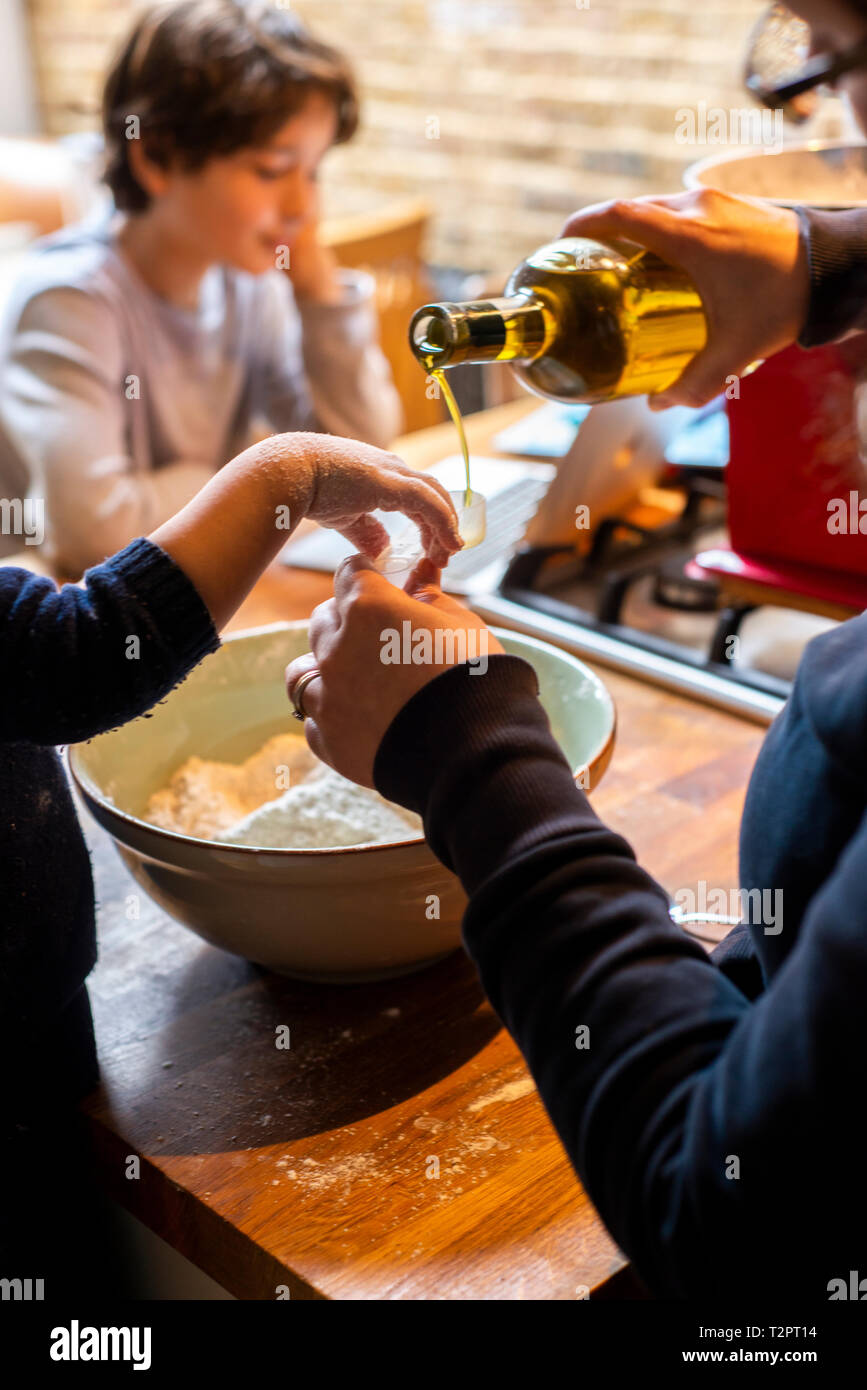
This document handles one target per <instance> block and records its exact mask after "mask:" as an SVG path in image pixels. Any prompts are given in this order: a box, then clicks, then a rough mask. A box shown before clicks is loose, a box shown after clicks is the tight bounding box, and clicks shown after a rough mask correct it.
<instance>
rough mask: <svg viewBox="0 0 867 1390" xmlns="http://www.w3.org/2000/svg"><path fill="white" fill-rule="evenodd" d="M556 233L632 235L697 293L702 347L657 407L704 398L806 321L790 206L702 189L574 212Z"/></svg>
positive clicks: (801, 254)
mask: <svg viewBox="0 0 867 1390" xmlns="http://www.w3.org/2000/svg"><path fill="white" fill-rule="evenodd" d="M561 236H564V237H565V236H577V237H589V238H591V239H594V240H599V241H606V240H610V239H612V238H623V239H625V240H629V241H634V242H637V243H639V244H640V245H641V246H646V247H647V248H648V250H650V251H653V252H654V253H655V254H656V255H658V256H660V257H661V258H662V259H663V260H665V261H668V262H669V263H670V264H671V265H674V266H678V267H679V268H681V269H682V270H684V271H686V273H687V275H689V277H690V278H691V280H692V282H693V284H694V285H695V288H696V289H697V291H698V293H699V295H700V296H701V300H702V303H703V305H704V310H705V316H706V319H707V328H708V337H707V344H706V346H705V347H704V348H703V349H702V350H701V352H698V353H696V355H695V357H694V358H693V359H692V361H691V362H690V363H689V365H688V366H687V367H686V368H685V370H684V371H683V372H682V373H681V375H680V376H679V377H678V379H677V381H675V382H674V383H673V384H672V385H671V386H669V387H667V388H666V390H665V391H660V392H658V393H657V394H656V395H654V396H652V397H650V398H649V403H650V405H651V406H652V408H653V409H655V410H664V409H666V408H667V407H668V406H671V405H689V406H701V405H706V404H707V403H708V401H710V400H713V398H714V396H717V395H719V394H720V393H721V392H722V391H724V390H725V388H726V385H727V378H730V377H732V376H741V375H743V373H744V372H745V371H746V369H747V368H748V367H749V366H750V364H751V363H753V362H755V361H757V360H758V359H760V358H763V357H769V356H770V355H771V354H772V353H774V352H779V351H780V350H781V349H782V348H784V347H788V346H789V344H791V343H793V342H795V341H796V339H797V338H798V335H799V333H800V332H801V329H802V328H803V325H804V322H805V320H806V317H807V307H808V300H809V287H810V283H809V282H810V277H809V269H808V257H807V245H806V240H805V238H804V235H803V233H802V229H801V224H800V219H799V217H798V215H797V213H795V212H793V211H792V210H791V209H790V208H779V207H775V206H773V205H771V204H769V203H765V202H763V201H762V200H761V199H758V198H736V197H733V196H732V195H731V194H728V193H721V192H719V191H718V190H716V189H709V188H702V189H697V190H694V191H692V192H688V193H676V194H672V195H670V196H666V197H655V196H648V197H642V198H632V199H628V200H616V201H613V202H608V203H595V204H593V205H592V206H591V207H587V208H583V209H582V210H581V211H580V212H577V213H574V214H573V215H572V216H571V217H570V218H569V220H568V222H567V223H566V225H565V227H564V228H563V231H562V232H561Z"/></svg>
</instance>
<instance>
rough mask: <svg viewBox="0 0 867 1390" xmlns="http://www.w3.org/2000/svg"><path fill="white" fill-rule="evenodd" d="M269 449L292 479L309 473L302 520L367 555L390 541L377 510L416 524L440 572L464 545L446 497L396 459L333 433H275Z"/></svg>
mask: <svg viewBox="0 0 867 1390" xmlns="http://www.w3.org/2000/svg"><path fill="white" fill-rule="evenodd" d="M265 445H266V446H271V445H273V446H274V448H275V449H277V450H278V451H279V452H280V454H281V455H282V456H283V458H284V460H286V461H287V462H288V463H289V467H290V468H291V469H292V471H293V474H294V472H295V469H296V467H299V468H303V467H305V466H306V468H307V469H308V470H309V486H308V488H307V490H306V501H307V505H306V507H304V509H303V515H304V516H307V517H310V518H311V519H312V520H313V521H318V522H319V525H320V526H331V527H333V528H334V530H335V531H339V532H340V533H341V535H343V536H345V537H346V539H347V540H349V541H351V542H352V544H353V545H354V546H357V548H358V549H359V550H361V551H362V552H363V553H364V554H365V555H368V556H370V557H371V558H374V557H375V556H377V555H378V554H379V552H380V551H381V550H383V549H384V548H385V546H386V545H388V542H389V536H388V532H387V531H386V530H385V527H384V526H382V524H381V523H380V522H379V521H377V520H376V518H375V517H373V516H371V515H370V513H371V512H373V511H375V510H381V511H386V512H403V513H404V514H405V515H406V516H408V517H409V518H410V520H411V521H414V522H415V523H416V525H417V526H418V528H419V531H420V533H421V539H422V544H423V545H424V549H425V554H426V555H428V556H429V557H430V559H431V561H432V562H433V564H434V565H436V566H437V567H438V568H442V566H444V565H445V564H447V563H448V559H449V556H450V555H453V554H454V552H455V551H456V550H460V548H461V546H462V544H463V542H462V541H461V538H460V536H459V535H458V529H457V525H458V523H457V515H456V513H455V509H454V506H453V505H452V501H451V498H450V497H449V495H448V492H447V491H446V489H445V488H444V487H443V486H442V484H441V483H439V482H437V481H436V479H435V478H431V477H428V475H427V474H425V473H417V472H415V471H414V470H413V469H412V468H408V467H407V466H406V464H405V463H403V462H402V461H401V460H400V459H399V458H398V457H397V455H396V454H389V453H386V451H385V450H384V449H375V448H374V447H373V445H371V444H362V443H360V442H359V441H358V440H357V439H344V438H342V437H341V436H339V435H334V434H294V435H293V434H277V435H272V436H271V438H270V440H267V441H265ZM261 447H262V446H261V445H260V448H261ZM287 455H288V456H289V457H288V458H287ZM299 455H300V458H299V457H298V456H299ZM290 458H291V461H290ZM296 460H297V461H296ZM293 481H294V479H293ZM292 491H293V492H294V491H295V489H294V487H293V489H292ZM296 519H298V520H300V517H298V518H296V517H294V516H293V517H292V518H291V520H292V523H293V525H294V523H295V521H296Z"/></svg>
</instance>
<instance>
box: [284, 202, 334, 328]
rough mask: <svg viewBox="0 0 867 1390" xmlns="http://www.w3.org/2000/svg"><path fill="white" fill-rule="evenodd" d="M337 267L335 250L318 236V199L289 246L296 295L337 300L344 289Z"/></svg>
mask: <svg viewBox="0 0 867 1390" xmlns="http://www.w3.org/2000/svg"><path fill="white" fill-rule="evenodd" d="M338 270H339V262H338V260H337V257H336V256H335V254H334V252H333V251H332V250H331V249H330V247H327V246H323V245H322V242H321V241H320V240H319V206H318V199H317V201H316V203H315V205H314V208H313V211H312V213H311V215H310V216H309V217H308V219H307V220H306V221H305V223H304V225H303V227H302V228H301V230H300V231H299V233H298V235H297V236H296V237H295V239H294V240H293V242H292V245H291V246H290V248H289V267H288V274H289V279H290V280H291V281H292V288H293V289H294V291H295V294H296V296H297V298H299V299H312V300H315V301H316V302H317V303H319V304H336V303H337V302H338V301H339V300H340V299H341V297H342V295H343V293H344V291H343V286H342V285H341V283H340V278H339V275H338Z"/></svg>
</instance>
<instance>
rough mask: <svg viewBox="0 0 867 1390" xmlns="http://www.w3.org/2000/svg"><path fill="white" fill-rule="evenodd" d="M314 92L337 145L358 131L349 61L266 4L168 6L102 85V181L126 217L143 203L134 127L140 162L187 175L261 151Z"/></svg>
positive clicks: (136, 35)
mask: <svg viewBox="0 0 867 1390" xmlns="http://www.w3.org/2000/svg"><path fill="white" fill-rule="evenodd" d="M312 92H321V93H323V94H324V95H326V96H328V97H329V98H331V100H333V102H334V105H335V109H336V111H337V136H336V141H335V143H337V144H342V143H343V142H345V141H346V140H349V139H351V137H352V136H353V135H354V133H355V131H356V129H357V126H358V97H357V92H356V87H355V79H354V76H353V73H352V69H351V67H350V65H349V63H348V61H347V60H346V59H345V58H344V57H343V55H342V54H341V53H339V52H338V51H337V50H336V49H334V48H331V47H330V46H329V45H328V44H325V43H320V42H319V40H317V39H315V38H313V37H312V35H311V34H310V33H309V32H308V31H307V30H306V29H305V28H304V26H303V25H302V24H301V23H300V21H299V20H298V18H297V17H296V16H295V15H294V14H293V13H292V12H291V10H289V9H283V8H281V6H280V5H278V4H276V3H267V0H180V3H176V0H172V3H168V4H166V3H164V4H158V5H156V6H153V7H152V8H150V9H147V10H146V11H145V12H144V13H143V14H141V15H139V17H138V18H137V20H136V21H135V23H134V24H133V27H132V29H131V30H130V32H129V34H128V35H127V37H126V39H125V40H124V41H123V43H122V44H121V47H120V50H119V52H118V53H117V55H116V57H115V59H114V61H113V62H112V64H111V67H110V69H109V72H108V76H107V77H106V80H105V86H104V88H103V95H102V126H103V136H104V142H105V156H104V166H103V175H102V177H103V181H104V182H105V183H107V184H108V186H109V188H110V189H111V192H112V195H113V197H114V201H115V204H116V205H117V207H118V208H120V209H122V210H123V211H125V212H143V211H144V210H145V208H147V206H148V204H149V202H150V196H149V194H148V193H147V192H146V191H145V190H144V189H143V188H142V186H141V184H139V183H138V181H137V180H136V179H135V177H134V175H133V173H132V169H131V168H130V163H129V139H130V135H129V133H130V131H131V130H136V126H135V125H132V124H131V123H130V117H138V123H137V127H138V135H139V136H140V138H141V139H142V141H143V142H144V148H145V150H146V151H147V153H148V155H149V156H150V157H151V158H152V159H154V160H156V161H157V162H158V163H163V164H164V163H165V162H166V161H167V160H169V159H171V158H175V159H177V160H178V161H179V162H180V163H181V166H182V167H183V168H186V169H187V170H189V171H191V172H192V171H193V170H196V169H200V168H201V167H202V166H203V165H204V164H205V163H206V162H207V160H209V159H210V158H212V157H214V156H216V155H227V154H232V153H233V152H234V151H235V150H238V149H241V148H242V147H244V146H254V145H261V144H264V143H266V142H267V141H268V140H269V139H270V138H271V136H272V135H274V134H275V133H276V131H278V130H279V129H280V127H281V126H282V125H284V124H285V122H286V121H287V120H288V119H290V117H291V116H293V115H294V114H295V112H296V111H298V110H300V109H301V107H302V106H303V105H304V103H305V101H306V100H307V98H308V96H309V95H310V94H311V93H312Z"/></svg>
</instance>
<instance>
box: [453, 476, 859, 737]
mask: <svg viewBox="0 0 867 1390" xmlns="http://www.w3.org/2000/svg"><path fill="white" fill-rule="evenodd" d="M678 490H681V489H680V488H679V489H678ZM682 491H683V497H684V507H683V510H682V512H681V515H680V517H678V518H677V519H676V520H675V521H674V522H671V523H666V524H665V525H663V526H660V527H658V528H656V529H654V530H652V531H647V532H642V531H641V529H640V528H638V527H635V526H634V525H632V524H631V523H629V522H625V523H624V522H618V521H617V520H616V519H612V520H609V521H608V522H607V523H605V527H604V534H601V535H600V534H597V537H596V540H595V543H594V551H593V552H592V553H591V555H590V556H588V557H587V558H586V559H584V560H583V561H582V560H580V559H579V558H577V557H576V556H575V555H574V554H573V553H571V552H567V551H565V550H559V551H557V550H547V551H546V550H538V549H535V550H534V549H532V548H525V549H522V550H520V551H519V552H518V553H517V554H516V555H515V556H513V558H512V560H511V562H510V563H509V564H508V565H507V566H506V567H505V569H504V572H503V575H502V578H501V581H500V583H499V584H498V585H497V587H496V588H495V589H494V590H493V591H492V592H491V593H486V594H475V595H474V596H473V601H472V602H473V607H474V608H475V609H476V611H478V612H479V613H480V614H481V615H482V616H483V617H484V618H485V619H486V621H488V622H490V623H494V624H499V625H500V626H504V627H513V628H516V629H518V630H519V631H523V632H528V633H531V634H533V635H535V636H538V637H542V638H545V639H547V640H549V641H552V642H554V643H556V644H557V645H558V646H562V647H565V648H566V649H567V650H570V651H574V652H575V653H576V654H577V655H579V656H586V657H588V658H590V659H592V660H595V661H598V662H600V663H601V664H602V665H606V666H609V667H612V668H613V669H616V670H620V671H624V672H626V673H628V674H631V675H635V676H639V677H640V678H642V679H645V680H649V681H652V682H653V683H655V684H658V685H662V686H665V687H666V688H668V689H671V690H674V691H677V692H679V693H681V694H685V695H689V696H691V697H693V698H696V699H700V700H703V701H705V702H707V703H710V704H714V705H717V706H719V707H721V708H724V709H729V710H732V711H734V712H736V713H738V714H741V715H744V716H746V717H748V718H751V719H754V720H756V721H757V722H760V723H764V724H767V723H770V721H771V720H772V719H773V718H774V717H775V715H776V714H777V713H778V711H779V710H780V709H781V708H782V706H783V703H784V702H785V700H786V698H787V697H788V693H789V689H790V686H791V681H792V679H793V677H794V674H795V671H796V669H797V666H798V662H799V661H800V657H801V654H802V652H803V650H804V647H805V645H806V643H807V642H808V641H809V640H810V639H811V638H812V637H814V636H816V635H818V633H820V632H824V631H826V630H827V629H828V628H829V627H833V626H835V622H834V620H833V619H829V618H825V617H821V616H819V615H816V614H811V613H805V612H802V611H799V610H796V609H791V608H785V607H778V606H771V605H763V606H760V607H750V606H749V605H746V604H739V605H732V606H729V605H727V604H726V603H725V601H724V600H723V599H722V598H721V596H720V594H719V591H718V588H717V586H716V584H715V582H714V581H713V580H711V579H710V578H708V580H707V581H706V582H699V583H696V581H694V580H691V579H689V578H687V577H686V576H685V575H684V574H683V567H684V565H685V563H686V562H687V561H688V560H689V559H690V558H691V557H692V556H694V555H695V554H696V553H697V552H698V551H700V550H706V549H710V548H714V547H726V546H727V545H728V534H727V532H726V529H725V495H724V484H723V482H722V480H721V479H719V478H717V479H714V480H709V479H708V477H707V476H703V477H702V476H700V475H693V476H687V477H686V478H685V479H684V480H683V483H682ZM732 637H736V638H737V640H736V642H734V643H732V642H731V640H730V639H731V638H732Z"/></svg>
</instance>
